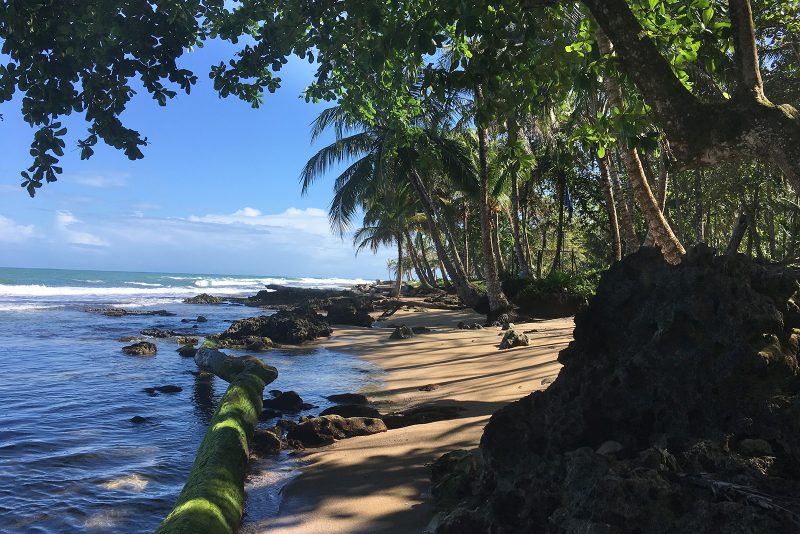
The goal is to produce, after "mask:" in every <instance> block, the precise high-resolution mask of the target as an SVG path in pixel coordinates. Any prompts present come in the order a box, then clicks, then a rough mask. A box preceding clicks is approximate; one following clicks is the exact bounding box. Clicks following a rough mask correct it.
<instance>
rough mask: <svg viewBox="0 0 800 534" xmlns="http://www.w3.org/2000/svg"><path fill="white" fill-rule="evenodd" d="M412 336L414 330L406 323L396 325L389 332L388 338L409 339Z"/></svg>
mask: <svg viewBox="0 0 800 534" xmlns="http://www.w3.org/2000/svg"><path fill="white" fill-rule="evenodd" d="M412 337H414V332H413V331H412V330H411V329H410V328H409V327H407V326H406V325H403V326H398V327H397V328H395V329H394V331H393V332H392V333H391V334H389V339H411V338H412Z"/></svg>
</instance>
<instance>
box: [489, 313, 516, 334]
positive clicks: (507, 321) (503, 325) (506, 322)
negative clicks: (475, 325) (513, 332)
mask: <svg viewBox="0 0 800 534" xmlns="http://www.w3.org/2000/svg"><path fill="white" fill-rule="evenodd" d="M492 326H499V327H500V329H501V330H508V329H509V328H511V327H512V326H514V325H513V324H512V323H511V318H510V317H509V316H508V314H507V313H504V314H502V315H500V316H499V317H498V318H497V319H496V320H495V321H494V322H492Z"/></svg>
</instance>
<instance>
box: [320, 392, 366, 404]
mask: <svg viewBox="0 0 800 534" xmlns="http://www.w3.org/2000/svg"><path fill="white" fill-rule="evenodd" d="M325 398H326V399H328V400H329V401H331V402H335V403H336V404H368V403H369V400H368V399H367V397H366V396H364V395H362V394H361V393H338V394H336V395H330V396H328V397H325Z"/></svg>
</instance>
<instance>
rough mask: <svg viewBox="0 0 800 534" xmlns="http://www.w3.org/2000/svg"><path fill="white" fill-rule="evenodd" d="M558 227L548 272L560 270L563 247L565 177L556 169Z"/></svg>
mask: <svg viewBox="0 0 800 534" xmlns="http://www.w3.org/2000/svg"><path fill="white" fill-rule="evenodd" d="M558 181H559V184H558V197H559V198H558V229H557V230H556V253H555V256H554V257H553V265H552V267H550V274H553V273H555V272H556V271H560V270H562V261H561V253H562V249H563V248H564V200H565V197H566V196H567V179H566V176H565V175H564V172H563V171H561V170H559V171H558Z"/></svg>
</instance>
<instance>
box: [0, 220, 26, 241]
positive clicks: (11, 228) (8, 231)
mask: <svg viewBox="0 0 800 534" xmlns="http://www.w3.org/2000/svg"><path fill="white" fill-rule="evenodd" d="M33 235H34V228H33V225H23V224H17V223H16V222H14V221H13V220H12V219H9V218H8V217H3V216H2V215H0V241H3V242H6V243H19V242H21V241H25V240H26V239H28V238H30V237H33Z"/></svg>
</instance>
